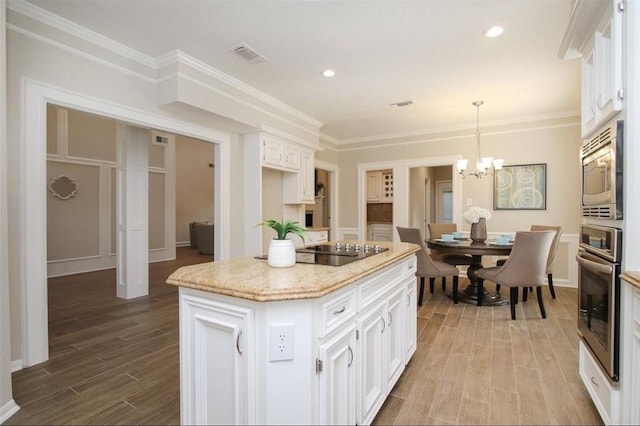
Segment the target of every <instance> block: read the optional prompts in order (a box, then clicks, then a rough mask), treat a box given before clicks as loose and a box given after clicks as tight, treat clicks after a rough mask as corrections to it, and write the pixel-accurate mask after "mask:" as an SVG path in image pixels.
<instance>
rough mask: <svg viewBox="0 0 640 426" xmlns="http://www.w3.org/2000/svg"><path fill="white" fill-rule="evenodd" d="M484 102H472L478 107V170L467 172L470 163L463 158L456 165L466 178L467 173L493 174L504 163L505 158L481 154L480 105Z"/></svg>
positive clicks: (479, 175) (479, 176)
mask: <svg viewBox="0 0 640 426" xmlns="http://www.w3.org/2000/svg"><path fill="white" fill-rule="evenodd" d="M483 103H484V101H475V102H473V103H472V105H473V106H475V107H476V111H477V118H476V123H477V126H476V149H477V151H478V152H477V154H478V156H477V159H476V170H475V171H473V172H467V164H469V160H467V159H462V160H458V162H457V163H456V167H457V169H458V173H459V174H460V176H462V178H463V179H464V178H465V177H466V176H465V175H470V176H475V177H476V178H478V179H480V178H482V177H483V176H485V175H493V174H494V173H495V171H496V170H500V169H501V168H502V163H504V160H503V159H501V158H496V159H494V158H493V157H482V156H481V155H480V106H481V105H482V104H483Z"/></svg>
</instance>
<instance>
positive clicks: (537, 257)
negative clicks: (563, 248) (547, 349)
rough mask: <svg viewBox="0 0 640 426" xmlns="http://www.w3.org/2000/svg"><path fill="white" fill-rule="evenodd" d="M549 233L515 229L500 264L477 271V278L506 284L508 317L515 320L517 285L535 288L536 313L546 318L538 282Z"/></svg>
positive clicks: (540, 280)
mask: <svg viewBox="0 0 640 426" xmlns="http://www.w3.org/2000/svg"><path fill="white" fill-rule="evenodd" d="M553 236H554V232H553V231H519V232H516V237H515V240H514V242H513V249H512V250H511V253H510V254H509V257H508V258H507V260H506V261H505V262H504V264H503V265H502V266H494V267H492V268H482V269H479V270H478V271H477V275H478V278H480V279H483V280H489V281H492V282H494V283H496V285H504V286H507V287H510V295H509V296H510V302H511V319H512V320H514V319H516V303H518V288H519V287H525V288H526V287H536V294H537V296H538V305H539V306H540V314H541V315H542V318H546V317H547V314H546V313H545V310H544V303H543V301H542V284H543V282H544V276H545V271H546V268H547V258H548V256H549V248H550V247H551V243H552V242H553Z"/></svg>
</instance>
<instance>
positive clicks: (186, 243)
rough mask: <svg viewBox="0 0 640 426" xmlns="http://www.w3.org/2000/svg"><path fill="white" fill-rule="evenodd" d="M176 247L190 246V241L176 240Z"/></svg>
mask: <svg viewBox="0 0 640 426" xmlns="http://www.w3.org/2000/svg"><path fill="white" fill-rule="evenodd" d="M176 247H191V242H190V241H176Z"/></svg>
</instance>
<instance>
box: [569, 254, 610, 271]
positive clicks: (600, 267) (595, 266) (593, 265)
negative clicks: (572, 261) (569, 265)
mask: <svg viewBox="0 0 640 426" xmlns="http://www.w3.org/2000/svg"><path fill="white" fill-rule="evenodd" d="M576 260H577V261H578V263H579V264H581V265H582V266H584V267H585V268H587V269H590V270H592V271H595V272H600V273H602V274H612V273H613V266H611V265H605V264H602V263H598V262H593V261H591V260H587V259H585V258H583V257H581V256H580V255H577V256H576Z"/></svg>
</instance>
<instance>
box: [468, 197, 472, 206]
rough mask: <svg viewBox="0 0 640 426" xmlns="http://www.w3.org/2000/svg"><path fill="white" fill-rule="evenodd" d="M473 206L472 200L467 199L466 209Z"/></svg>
mask: <svg viewBox="0 0 640 426" xmlns="http://www.w3.org/2000/svg"><path fill="white" fill-rule="evenodd" d="M472 205H473V200H472V199H471V198H467V207H471V206H472Z"/></svg>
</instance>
